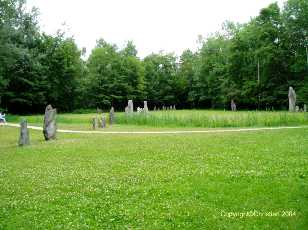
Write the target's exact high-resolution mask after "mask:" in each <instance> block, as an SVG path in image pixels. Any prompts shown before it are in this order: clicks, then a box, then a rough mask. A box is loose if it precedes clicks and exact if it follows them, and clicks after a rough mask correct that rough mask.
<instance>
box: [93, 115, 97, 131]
mask: <svg viewBox="0 0 308 230" xmlns="http://www.w3.org/2000/svg"><path fill="white" fill-rule="evenodd" d="M92 128H93V130H96V129H97V128H98V118H97V117H93V119H92Z"/></svg>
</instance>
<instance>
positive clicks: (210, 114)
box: [8, 110, 308, 130]
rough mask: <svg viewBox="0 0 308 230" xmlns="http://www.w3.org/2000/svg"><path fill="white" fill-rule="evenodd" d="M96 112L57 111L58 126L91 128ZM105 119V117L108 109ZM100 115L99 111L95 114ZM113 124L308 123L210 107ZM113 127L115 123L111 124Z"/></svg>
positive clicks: (305, 117)
mask: <svg viewBox="0 0 308 230" xmlns="http://www.w3.org/2000/svg"><path fill="white" fill-rule="evenodd" d="M96 115H97V114H94V113H92V114H59V115H58V117H57V120H58V124H59V127H60V128H71V129H76V128H79V129H82V130H85V129H91V127H92V126H91V120H92V118H93V117H95V116H96ZM105 115H106V116H107V121H109V117H108V113H105ZM99 116H100V115H99ZM20 118H21V117H20V116H8V121H11V122H19V121H20ZM25 118H26V119H27V120H28V122H29V123H30V124H35V125H42V123H43V115H35V116H25ZM116 124H118V125H121V127H123V125H125V126H127V127H128V128H131V127H135V128H136V126H137V127H141V126H143V127H153V128H185V127H186V128H232V127H233V128H236V127H273V126H297V125H308V113H289V112H285V111H279V112H268V111H238V112H231V111H213V110H176V111H173V110H171V111H170V110H169V111H151V112H150V113H149V114H147V115H145V114H143V113H141V114H138V113H136V112H135V113H134V114H133V115H130V116H127V115H126V114H125V113H123V112H118V113H116ZM115 127H116V126H115Z"/></svg>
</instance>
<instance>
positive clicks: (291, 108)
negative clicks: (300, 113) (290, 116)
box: [288, 87, 296, 112]
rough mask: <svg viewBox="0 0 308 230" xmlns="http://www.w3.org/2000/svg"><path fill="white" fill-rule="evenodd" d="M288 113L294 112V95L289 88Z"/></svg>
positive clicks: (293, 91)
mask: <svg viewBox="0 0 308 230" xmlns="http://www.w3.org/2000/svg"><path fill="white" fill-rule="evenodd" d="M288 96H289V112H295V109H296V107H295V104H296V93H295V90H294V89H293V88H292V87H289V95H288Z"/></svg>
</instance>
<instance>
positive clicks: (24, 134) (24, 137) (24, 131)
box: [18, 119, 30, 146]
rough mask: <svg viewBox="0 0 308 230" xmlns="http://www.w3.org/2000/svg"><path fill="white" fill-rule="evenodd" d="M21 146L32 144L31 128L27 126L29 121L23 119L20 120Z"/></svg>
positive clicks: (19, 143) (19, 142)
mask: <svg viewBox="0 0 308 230" xmlns="http://www.w3.org/2000/svg"><path fill="white" fill-rule="evenodd" d="M18 145H19V146H25V145H30V137H29V130H28V126H27V121H26V120H25V119H23V120H22V121H21V122H20V137H19V141H18Z"/></svg>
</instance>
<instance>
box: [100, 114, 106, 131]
mask: <svg viewBox="0 0 308 230" xmlns="http://www.w3.org/2000/svg"><path fill="white" fill-rule="evenodd" d="M101 128H103V129H104V128H106V116H105V115H102V118H101Z"/></svg>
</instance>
